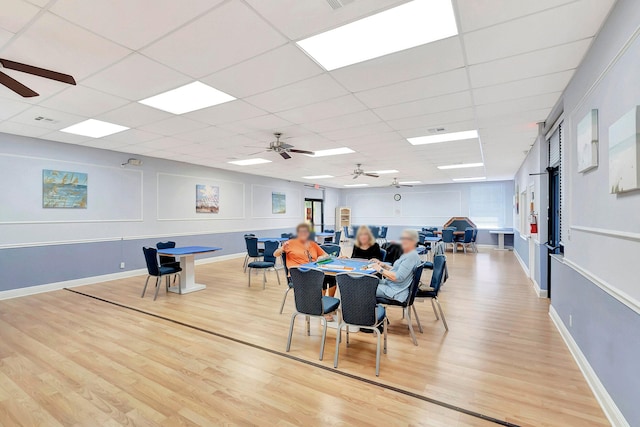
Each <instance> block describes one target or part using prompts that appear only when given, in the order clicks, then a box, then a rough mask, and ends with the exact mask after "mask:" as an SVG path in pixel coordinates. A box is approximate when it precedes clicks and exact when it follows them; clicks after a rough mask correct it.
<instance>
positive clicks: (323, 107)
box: [278, 95, 367, 123]
mask: <svg viewBox="0 0 640 427" xmlns="http://www.w3.org/2000/svg"><path fill="white" fill-rule="evenodd" d="M366 109H367V107H365V105H364V104H363V103H362V102H360V101H359V100H358V99H357V98H356V97H355V96H353V95H345V96H341V97H338V98H333V99H328V100H326V101H321V102H317V103H315V104H310V105H305V106H304V107H298V108H293V109H291V110H286V111H281V112H279V113H278V116H280V117H283V118H285V119H287V120H289V121H290V122H292V123H309V122H313V121H319V120H323V119H328V118H330V117H338V116H342V115H344V114H350V113H355V112H357V111H362V110H366Z"/></svg>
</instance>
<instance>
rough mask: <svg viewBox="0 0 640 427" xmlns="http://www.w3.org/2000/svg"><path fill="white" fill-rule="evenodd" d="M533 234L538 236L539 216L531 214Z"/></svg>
mask: <svg viewBox="0 0 640 427" xmlns="http://www.w3.org/2000/svg"><path fill="white" fill-rule="evenodd" d="M531 234H538V215H536V214H535V213H532V214H531Z"/></svg>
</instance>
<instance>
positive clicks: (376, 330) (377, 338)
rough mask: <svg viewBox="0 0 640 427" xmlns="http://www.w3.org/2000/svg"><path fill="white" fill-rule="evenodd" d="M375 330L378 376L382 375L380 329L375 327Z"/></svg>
mask: <svg viewBox="0 0 640 427" xmlns="http://www.w3.org/2000/svg"><path fill="white" fill-rule="evenodd" d="M373 332H375V334H376V377H377V376H380V344H381V343H380V331H379V330H378V328H373Z"/></svg>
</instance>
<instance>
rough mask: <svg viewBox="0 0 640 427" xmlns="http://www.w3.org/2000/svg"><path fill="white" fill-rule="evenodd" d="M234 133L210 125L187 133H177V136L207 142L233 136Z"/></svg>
mask: <svg viewBox="0 0 640 427" xmlns="http://www.w3.org/2000/svg"><path fill="white" fill-rule="evenodd" d="M231 135H232V133H231V132H229V131H226V130H224V129H220V128H219V127H215V126H208V127H205V128H202V129H197V130H194V131H190V132H187V133H179V134H176V138H180V139H183V140H185V141H191V142H207V141H214V140H216V139H219V138H225V137H228V136H231Z"/></svg>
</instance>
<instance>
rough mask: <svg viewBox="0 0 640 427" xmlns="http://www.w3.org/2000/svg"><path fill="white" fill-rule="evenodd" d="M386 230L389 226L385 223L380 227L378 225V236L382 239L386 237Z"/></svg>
mask: <svg viewBox="0 0 640 427" xmlns="http://www.w3.org/2000/svg"><path fill="white" fill-rule="evenodd" d="M387 231H389V227H387V226H386V225H383V226H382V227H380V237H381V238H383V239H386V238H387Z"/></svg>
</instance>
